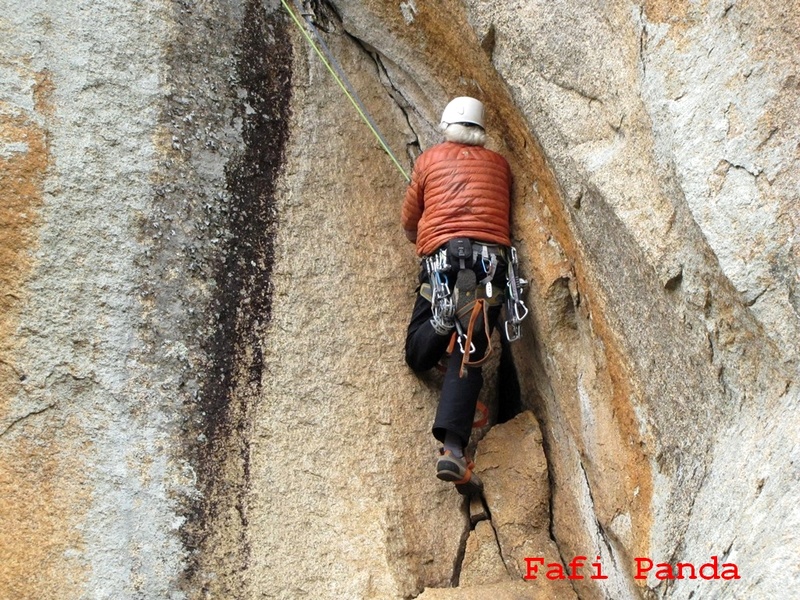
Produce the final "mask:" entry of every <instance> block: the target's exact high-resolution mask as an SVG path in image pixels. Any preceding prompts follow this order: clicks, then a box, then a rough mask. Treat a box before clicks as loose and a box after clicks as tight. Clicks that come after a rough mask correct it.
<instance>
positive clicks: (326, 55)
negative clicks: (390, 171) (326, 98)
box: [281, 0, 411, 182]
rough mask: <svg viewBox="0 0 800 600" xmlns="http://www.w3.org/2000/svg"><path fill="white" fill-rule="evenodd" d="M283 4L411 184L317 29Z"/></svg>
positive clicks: (299, 9) (298, 5)
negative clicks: (302, 22)
mask: <svg viewBox="0 0 800 600" xmlns="http://www.w3.org/2000/svg"><path fill="white" fill-rule="evenodd" d="M293 3H294V6H295V9H296V10H297V13H298V14H300V15H303V9H302V7H301V6H300V4H299V3H298V1H297V0H293ZM281 4H283V7H284V8H285V9H286V12H288V13H289V16H290V17H291V18H292V21H294V24H295V25H297V28H298V29H299V30H300V31H301V32H302V34H303V37H304V38H305V39H306V41H307V42H308V43H309V44H310V45H311V47H312V48H313V49H314V52H316V54H317V56H319V57H320V59H321V60H322V63H323V64H324V65H325V68H327V69H328V72H329V73H330V74H331V75H332V76H333V78H334V79H335V80H336V83H338V84H339V87H340V88H342V91H343V92H344V94H345V96H347V98H348V100H350V102H351V103H352V105H353V106H354V107H355V109H356V111H357V112H358V114H359V116H360V117H361V119H362V120H363V121H364V123H366V124H367V127H369V130H370V131H371V132H372V134H373V135H374V136H375V137H376V138H377V140H378V142H379V143H380V145H381V147H382V148H383V150H384V151H385V152H386V154H388V155H389V158H391V159H392V162H394V164H395V166H396V167H397V168H398V170H399V171H400V173H401V174H402V175H403V177H404V178H405V180H406V181H407V182H410V181H411V177H409V176H408V173H406V171H405V169H403V167H402V166H401V165H400V162H399V161H398V160H397V158H396V157H395V155H394V153H393V152H392V151H391V149H390V148H389V144H387V143H386V140H385V139H384V138H383V136H382V135H381V134H380V132H379V131H378V126H377V125H376V124H375V121H374V120H373V119H372V118H371V117H370V116H369V111H368V110H367V109H366V107H365V106H364V104H363V103H362V102H361V99H360V98H359V97H358V94H357V93H356V91H355V88H353V86H352V84H351V83H350V81H349V80H348V79H347V76H346V75H345V74H344V71H343V70H342V67H341V66H340V65H339V63H338V61H337V60H336V58H334V56H333V53H332V52H331V51H330V49H329V48H328V46H327V44H325V42H324V41H323V39H322V37H321V36H320V35H319V33H318V32H317V28H316V27H315V26H314V24H313V23H312V22H311V21H310V20H309V19H308V18H306V17H305V16H303V21H304V22H305V24H306V26H307V28H306V27H303V25H302V24H301V23H300V19H299V18H298V17H297V15H295V13H294V11H292V9H291V8H289V5H288V4H287V3H286V0H281ZM309 32H310V33H309ZM312 36H313V39H312ZM314 40H316V42H317V43H315V42H314ZM317 44H319V45H317ZM320 48H322V50H320Z"/></svg>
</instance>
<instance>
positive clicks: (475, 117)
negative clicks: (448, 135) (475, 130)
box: [440, 96, 483, 129]
mask: <svg viewBox="0 0 800 600" xmlns="http://www.w3.org/2000/svg"><path fill="white" fill-rule="evenodd" d="M453 123H470V124H472V125H477V126H479V127H480V128H482V129H483V104H482V103H481V102H480V101H479V100H476V99H475V98H470V97H469V96H461V97H459V98H455V99H454V100H451V101H450V103H449V104H448V105H447V106H445V107H444V112H443V113H442V122H441V125H440V127H441V128H442V129H444V128H445V127H447V126H448V125H452V124H453Z"/></svg>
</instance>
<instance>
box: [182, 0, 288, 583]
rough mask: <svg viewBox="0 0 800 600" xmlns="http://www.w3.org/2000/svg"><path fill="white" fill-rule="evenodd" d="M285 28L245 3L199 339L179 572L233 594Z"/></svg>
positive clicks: (277, 148) (280, 138)
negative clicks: (189, 510) (194, 433)
mask: <svg viewBox="0 0 800 600" xmlns="http://www.w3.org/2000/svg"><path fill="white" fill-rule="evenodd" d="M287 29H288V25H287V23H286V21H285V19H284V18H283V15H282V14H281V13H272V14H271V15H270V16H266V15H265V13H264V9H263V7H262V4H261V2H260V1H259V0H249V1H248V2H247V5H246V7H245V11H244V19H243V22H242V29H241V31H240V33H239V40H238V46H239V48H238V55H237V64H236V74H237V80H238V81H237V83H238V84H239V86H240V87H239V89H238V90H237V95H238V97H239V99H240V103H239V106H238V112H239V115H238V118H240V119H241V124H242V128H241V134H242V140H243V143H244V150H243V151H242V152H241V153H240V154H239V155H238V156H235V157H233V158H232V159H231V160H230V162H229V163H228V165H227V167H226V170H225V177H226V181H227V188H228V192H229V193H230V197H231V207H230V212H229V215H230V220H229V222H228V228H229V231H230V235H229V237H228V240H227V245H226V247H225V248H224V250H223V255H224V259H223V260H221V261H220V263H219V266H218V269H217V272H216V276H215V282H216V296H215V298H214V299H213V300H212V302H211V307H210V312H211V314H213V315H215V318H216V326H215V333H214V334H213V336H212V338H211V339H210V340H209V341H208V342H207V348H206V350H207V352H208V354H209V356H210V360H211V363H212V364H211V368H210V369H209V372H208V373H207V379H206V381H205V384H204V389H203V393H202V397H201V398H200V411H201V414H202V419H203V424H202V430H203V431H202V432H201V436H202V437H203V438H204V439H205V440H207V442H206V444H205V445H204V446H201V447H198V448H197V450H196V454H197V456H196V458H195V460H196V465H197V470H198V472H199V474H200V486H201V490H202V492H203V498H202V500H201V501H200V502H199V503H198V505H196V506H195V507H194V511H193V514H192V515H191V519H190V525H189V526H188V527H187V528H185V529H184V537H185V542H186V544H187V547H188V548H189V549H190V550H191V551H193V552H194V557H193V560H192V562H190V564H189V566H188V568H187V578H188V579H190V580H191V579H198V578H199V579H201V581H195V582H194V587H197V586H203V585H204V583H205V582H206V581H209V582H210V581H211V579H212V578H213V579H218V580H222V582H221V583H220V582H219V581H217V582H213V583H210V584H209V585H213V586H223V587H222V588H221V589H222V590H225V594H228V595H230V594H233V595H234V596H236V595H237V593H236V592H233V591H232V589H231V588H233V589H234V590H235V589H238V587H241V581H240V580H239V578H238V577H237V574H238V573H240V572H241V571H243V570H245V569H246V568H247V567H248V560H249V551H250V550H249V540H248V536H247V526H248V517H247V504H246V497H247V493H248V489H249V485H250V459H249V452H250V448H249V445H250V439H249V438H250V429H251V425H252V424H251V422H250V421H251V416H252V407H253V404H254V402H256V401H257V399H258V395H259V392H260V389H261V377H262V371H263V368H264V364H263V361H264V358H263V354H262V347H261V338H262V336H263V334H264V331H265V329H266V326H267V324H268V322H269V320H270V314H271V308H272V286H271V283H270V277H271V273H272V268H273V244H274V236H275V225H276V222H275V221H276V209H275V206H274V203H275V200H274V195H275V185H276V179H277V177H278V175H279V172H280V169H281V167H282V165H283V164H284V160H285V158H284V153H285V145H286V143H287V139H288V135H289V131H288V121H289V110H290V105H289V102H290V97H291V84H292V81H291V63H292V51H291V43H290V39H289V35H288V31H287ZM234 514H235V515H236V518H235V519H233V518H232V515H234ZM237 520H238V521H237ZM206 555H208V556H206ZM212 555H216V558H215V559H213V560H212V559H210V558H209V557H210V556H212ZM206 559H208V562H209V563H212V562H213V563H214V569H213V570H214V571H215V573H213V574H212V573H207V574H202V575H201V574H200V573H199V572H198V571H199V570H200V569H201V568H202V565H203V564H204V561H205V560H206ZM209 570H210V569H209ZM226 578H233V581H228V582H226V581H225V579H226ZM223 595H224V594H223ZM237 597H238V596H237Z"/></svg>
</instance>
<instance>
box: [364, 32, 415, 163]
mask: <svg viewBox="0 0 800 600" xmlns="http://www.w3.org/2000/svg"><path fill="white" fill-rule="evenodd" d="M354 39H356V42H357V43H358V44H359V45H360V46H361V47H362V48H363V49H364V52H366V53H367V54H369V55H370V56H371V57H372V59H373V60H374V61H375V65H376V67H377V69H378V77H379V78H380V81H381V83H382V84H383V86H384V87H385V88H386V90H387V92H388V93H389V97H390V98H391V99H392V100H394V102H395V104H396V105H397V108H399V109H400V112H401V113H403V118H404V119H405V122H406V125H408V129H409V131H411V133H412V134H413V135H414V139H413V140H411V141H410V142H407V143H406V152H407V153H408V158H409V160H410V161H412V162H413V161H414V159H415V158H416V157H417V156H419V154H420V153H421V145H420V141H419V134H418V133H417V132H416V130H415V129H414V126H413V125H412V124H411V119H410V117H409V113H408V111H409V109H410V108H411V107H412V105H411V103H410V102H409V101H408V100H407V99H406V97H405V96H404V95H403V92H401V91H400V88H399V87H397V86H396V85H395V83H394V82H393V81H392V78H391V77H390V76H389V72H388V71H387V70H386V66H385V65H384V64H383V61H382V60H381V57H380V54H379V53H378V51H377V50H370V48H369V47H368V45H367V44H366V43H364V42H362V41H361V40H359V39H357V38H354Z"/></svg>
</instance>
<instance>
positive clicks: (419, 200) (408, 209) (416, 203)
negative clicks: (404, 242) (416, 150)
mask: <svg viewBox="0 0 800 600" xmlns="http://www.w3.org/2000/svg"><path fill="white" fill-rule="evenodd" d="M423 187H424V186H423V185H422V182H421V176H420V173H419V170H418V169H417V168H416V165H415V168H414V170H413V171H412V172H411V183H410V184H408V189H407V190H406V197H405V200H403V209H402V211H401V215H400V222H401V224H402V226H403V230H404V231H405V232H406V236H407V237H408V239H409V240H411V241H415V240H416V237H417V224H418V223H419V220H420V218H422V211H423V210H424V208H425V198H424V189H423Z"/></svg>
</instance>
